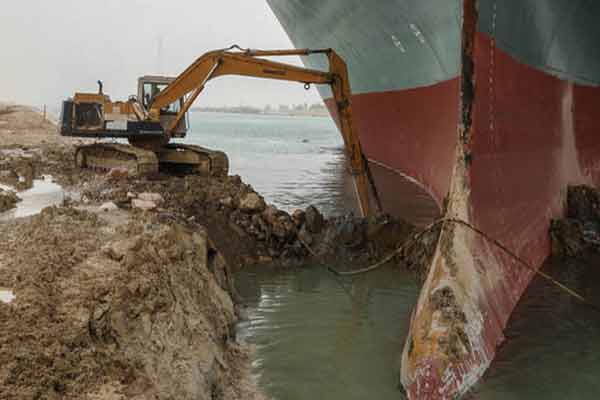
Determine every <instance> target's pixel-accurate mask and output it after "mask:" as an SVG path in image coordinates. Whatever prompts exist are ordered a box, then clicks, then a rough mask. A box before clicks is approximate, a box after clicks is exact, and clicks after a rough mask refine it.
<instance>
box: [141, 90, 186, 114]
mask: <svg viewBox="0 0 600 400" xmlns="http://www.w3.org/2000/svg"><path fill="white" fill-rule="evenodd" d="M166 87H167V84H166V83H155V82H145V83H144V93H143V95H144V98H143V99H142V101H143V103H144V107H146V108H148V106H149V105H150V103H152V99H153V98H154V96H156V95H157V94H159V93H160V92H162V91H163V90H164V89H165V88H166ZM180 110H181V100H177V101H175V102H173V103H172V104H170V105H169V106H168V107H163V108H162V109H161V111H162V112H163V113H168V114H177V113H179V111H180Z"/></svg>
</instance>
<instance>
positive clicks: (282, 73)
mask: <svg viewBox="0 0 600 400" xmlns="http://www.w3.org/2000/svg"><path fill="white" fill-rule="evenodd" d="M263 72H264V73H265V74H271V75H285V71H282V70H276V69H263Z"/></svg>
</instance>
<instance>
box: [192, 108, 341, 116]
mask: <svg viewBox="0 0 600 400" xmlns="http://www.w3.org/2000/svg"><path fill="white" fill-rule="evenodd" d="M190 111H192V112H211V113H225V114H247V115H271V116H283V117H331V116H330V115H329V112H328V111H327V110H323V111H321V110H318V111H310V110H306V111H304V110H302V111H300V110H298V111H295V110H290V111H287V112H278V111H271V112H267V111H264V110H255V109H246V108H241V109H238V108H220V107H219V108H212V107H211V108H197V107H196V108H191V109H190Z"/></svg>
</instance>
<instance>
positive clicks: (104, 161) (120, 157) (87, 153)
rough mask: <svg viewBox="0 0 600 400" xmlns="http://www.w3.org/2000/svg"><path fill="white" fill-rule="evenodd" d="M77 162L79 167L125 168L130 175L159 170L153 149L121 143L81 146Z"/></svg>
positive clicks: (77, 151)
mask: <svg viewBox="0 0 600 400" xmlns="http://www.w3.org/2000/svg"><path fill="white" fill-rule="evenodd" d="M75 162H76V163H77V166H78V167H79V168H90V169H95V170H103V171H109V170H112V169H125V170H127V172H128V174H129V175H130V176H141V175H147V174H152V173H156V172H158V157H157V156H156V154H155V153H154V152H153V151H150V150H144V149H141V148H139V147H134V146H129V145H126V144H120V143H95V144H91V145H85V146H80V147H78V148H77V150H76V152H75Z"/></svg>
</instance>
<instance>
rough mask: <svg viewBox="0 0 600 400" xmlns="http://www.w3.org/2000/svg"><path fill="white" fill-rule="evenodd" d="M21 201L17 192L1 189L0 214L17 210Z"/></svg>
mask: <svg viewBox="0 0 600 400" xmlns="http://www.w3.org/2000/svg"><path fill="white" fill-rule="evenodd" d="M19 201H21V199H20V198H19V196H17V194H16V193H15V192H13V191H12V190H4V189H2V188H0V213H3V212H4V211H8V210H10V209H13V208H15V206H16V205H17V203H18V202H19Z"/></svg>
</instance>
